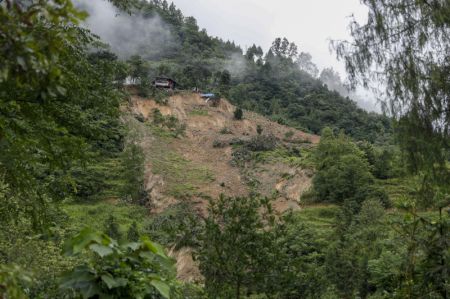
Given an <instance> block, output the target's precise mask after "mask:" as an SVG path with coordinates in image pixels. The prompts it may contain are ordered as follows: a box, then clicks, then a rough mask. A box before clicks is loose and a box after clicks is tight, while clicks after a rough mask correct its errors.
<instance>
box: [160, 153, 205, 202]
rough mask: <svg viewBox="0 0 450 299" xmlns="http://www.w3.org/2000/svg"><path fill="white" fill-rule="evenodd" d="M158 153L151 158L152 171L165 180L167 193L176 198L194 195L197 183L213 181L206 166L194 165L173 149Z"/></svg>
mask: <svg viewBox="0 0 450 299" xmlns="http://www.w3.org/2000/svg"><path fill="white" fill-rule="evenodd" d="M160 154H161V155H159V156H153V157H152V158H151V160H152V166H153V172H154V173H155V174H158V175H161V176H162V177H163V178H164V180H165V181H166V182H167V189H168V190H167V191H168V194H170V195H172V196H174V197H176V198H186V197H191V196H193V195H195V193H196V191H197V189H198V185H200V184H203V183H208V182H213V181H214V177H213V175H212V173H211V172H210V170H209V169H207V168H206V167H200V166H195V165H193V164H192V163H191V162H190V161H188V160H186V159H185V158H183V157H182V156H181V155H179V154H178V153H176V152H174V151H170V150H169V151H165V152H160Z"/></svg>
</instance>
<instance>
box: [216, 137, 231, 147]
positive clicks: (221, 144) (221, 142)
mask: <svg viewBox="0 0 450 299" xmlns="http://www.w3.org/2000/svg"><path fill="white" fill-rule="evenodd" d="M228 145H229V143H228V142H226V141H224V140H217V139H216V140H214V141H213V147H214V148H224V147H227V146H228Z"/></svg>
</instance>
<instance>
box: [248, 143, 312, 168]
mask: <svg viewBox="0 0 450 299" xmlns="http://www.w3.org/2000/svg"><path fill="white" fill-rule="evenodd" d="M312 151H313V150H312V149H311V148H309V147H301V148H300V156H295V155H293V154H292V153H291V152H290V151H289V150H288V149H286V148H283V147H277V148H276V149H274V150H272V151H265V152H258V153H256V155H255V159H256V161H258V162H283V163H285V164H288V165H290V166H292V167H301V168H308V169H312V168H314V162H313V158H312Z"/></svg>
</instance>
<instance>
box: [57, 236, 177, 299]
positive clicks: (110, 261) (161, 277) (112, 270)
mask: <svg viewBox="0 0 450 299" xmlns="http://www.w3.org/2000/svg"><path fill="white" fill-rule="evenodd" d="M64 253H65V255H68V256H79V255H82V254H83V253H85V256H84V258H82V259H81V260H86V262H85V263H84V264H83V265H80V266H78V267H75V268H74V269H73V270H71V271H70V272H69V273H67V274H66V275H65V276H64V277H63V279H62V283H61V285H60V287H61V288H62V289H73V290H75V291H76V292H77V293H78V294H79V295H81V296H82V297H83V298H106V297H107V298H160V296H162V297H163V298H172V295H174V293H176V292H177V289H178V282H177V281H176V269H175V262H174V261H173V260H172V259H170V258H169V257H168V256H167V255H166V253H165V252H164V249H163V248H162V247H161V246H160V245H159V244H156V243H153V242H151V241H150V240H148V239H145V238H141V241H139V242H135V243H127V244H123V245H119V244H118V243H117V241H115V240H114V239H111V238H110V237H108V236H107V235H105V234H101V233H98V232H95V231H93V230H91V229H84V230H82V231H81V232H80V233H79V234H77V235H76V236H75V237H74V238H72V239H71V240H69V241H68V242H67V243H66V244H65V246H64ZM86 253H87V254H86Z"/></svg>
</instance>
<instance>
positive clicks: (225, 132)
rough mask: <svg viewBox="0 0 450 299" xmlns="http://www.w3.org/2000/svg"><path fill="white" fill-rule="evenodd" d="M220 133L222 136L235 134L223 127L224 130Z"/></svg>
mask: <svg viewBox="0 0 450 299" xmlns="http://www.w3.org/2000/svg"><path fill="white" fill-rule="evenodd" d="M219 133H220V134H233V132H231V130H230V129H228V128H227V127H223V128H222V129H220V131H219Z"/></svg>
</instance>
